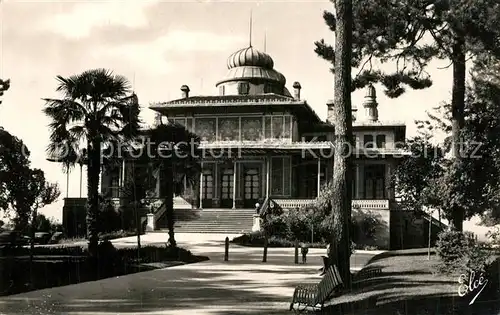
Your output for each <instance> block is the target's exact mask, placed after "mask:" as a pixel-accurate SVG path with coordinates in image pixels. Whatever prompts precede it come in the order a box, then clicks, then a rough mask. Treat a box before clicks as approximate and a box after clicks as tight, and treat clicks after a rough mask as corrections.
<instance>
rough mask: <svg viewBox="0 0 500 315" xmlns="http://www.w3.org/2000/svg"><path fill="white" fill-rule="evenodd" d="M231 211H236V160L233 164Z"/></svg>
mask: <svg viewBox="0 0 500 315" xmlns="http://www.w3.org/2000/svg"><path fill="white" fill-rule="evenodd" d="M233 209H236V160H235V161H234V163H233Z"/></svg>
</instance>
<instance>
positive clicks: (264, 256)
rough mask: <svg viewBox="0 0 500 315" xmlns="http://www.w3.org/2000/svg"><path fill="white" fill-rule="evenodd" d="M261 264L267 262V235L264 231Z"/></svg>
mask: <svg viewBox="0 0 500 315" xmlns="http://www.w3.org/2000/svg"><path fill="white" fill-rule="evenodd" d="M262 262H267V233H266V232H265V231H264V255H263V256H262Z"/></svg>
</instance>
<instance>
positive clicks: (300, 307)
mask: <svg viewBox="0 0 500 315" xmlns="http://www.w3.org/2000/svg"><path fill="white" fill-rule="evenodd" d="M342 284H343V282H342V279H341V277H340V273H339V270H338V269H337V266H330V267H329V268H328V270H327V271H326V273H325V275H324V276H323V278H322V279H321V281H320V282H319V283H318V284H316V285H309V286H305V285H304V286H302V285H301V286H298V287H296V288H295V291H294V292H293V298H292V302H291V303H290V310H291V311H294V312H295V313H297V314H300V313H302V312H304V311H305V310H307V309H312V310H322V309H323V306H324V304H325V302H327V301H328V300H329V299H331V298H332V297H333V295H334V294H335V293H337V292H338V290H339V289H340V287H341V286H342Z"/></svg>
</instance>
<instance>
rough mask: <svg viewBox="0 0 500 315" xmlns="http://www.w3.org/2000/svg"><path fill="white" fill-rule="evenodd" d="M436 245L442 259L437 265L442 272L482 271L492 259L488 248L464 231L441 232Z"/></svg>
mask: <svg viewBox="0 0 500 315" xmlns="http://www.w3.org/2000/svg"><path fill="white" fill-rule="evenodd" d="M436 245H437V249H436V251H437V254H438V257H439V260H440V263H439V264H438V265H437V266H436V267H437V270H438V271H439V272H442V273H469V272H472V271H475V272H481V271H485V270H486V268H487V266H488V265H489V264H490V263H491V261H492V256H491V253H490V251H489V250H488V249H484V248H482V247H481V246H480V244H479V243H478V242H477V240H476V239H475V238H473V237H470V236H468V235H467V234H464V233H462V232H458V231H444V232H441V233H440V234H439V237H438V241H437V244H436Z"/></svg>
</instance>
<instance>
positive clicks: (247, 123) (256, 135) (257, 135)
mask: <svg viewBox="0 0 500 315" xmlns="http://www.w3.org/2000/svg"><path fill="white" fill-rule="evenodd" d="M261 139H262V118H256V117H241V140H243V141H259V140H261Z"/></svg>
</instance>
